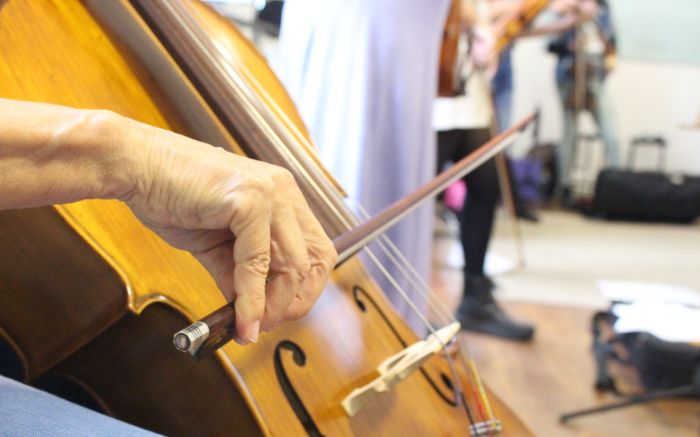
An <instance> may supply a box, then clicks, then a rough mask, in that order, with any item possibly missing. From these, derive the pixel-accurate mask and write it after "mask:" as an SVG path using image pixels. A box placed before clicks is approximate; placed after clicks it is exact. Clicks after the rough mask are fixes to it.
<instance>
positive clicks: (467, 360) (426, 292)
mask: <svg viewBox="0 0 700 437" xmlns="http://www.w3.org/2000/svg"><path fill="white" fill-rule="evenodd" d="M355 203H356V205H357V209H358V211H359V213H360V215H361V216H363V218H365V219H368V218H369V217H370V216H369V213H368V212H367V210H366V209H365V208H364V207H363V206H362V205H361V204H360V203H359V202H358V201H357V200H355ZM376 243H377V244H378V245H379V247H380V248H381V249H382V251H383V252H384V253H385V254H386V255H387V257H388V258H389V260H390V261H391V262H392V263H394V264H395V265H396V267H397V268H398V269H399V270H400V271H401V273H403V274H404V275H405V276H406V277H407V279H408V280H409V283H410V284H411V286H412V287H414V288H415V290H416V291H418V293H419V294H420V295H421V297H423V298H424V299H425V300H426V301H427V302H428V305H429V306H430V307H431V308H432V309H433V310H435V311H436V312H437V315H438V317H440V319H441V322H442V323H445V324H448V323H450V322H453V321H455V318H454V316H453V315H452V313H451V312H450V311H449V310H448V309H447V306H446V305H445V303H444V302H443V301H442V299H437V300H433V299H430V298H429V297H430V296H431V295H432V294H433V293H432V290H431V288H430V286H429V285H428V283H427V282H426V281H425V279H424V278H423V277H422V276H421V275H420V274H419V273H418V272H417V271H416V269H415V268H414V267H413V266H412V265H411V264H410V263H409V262H408V260H407V259H406V257H405V256H404V255H403V253H401V251H400V250H399V249H398V247H396V244H394V242H393V241H392V240H391V238H389V237H388V236H387V235H382V236H381V237H380V238H379V239H378V241H376ZM365 250H366V251H371V249H369V248H366V249H365ZM392 252H393V253H392ZM371 259H372V261H373V262H374V263H375V264H376V265H377V266H378V268H379V269H380V271H381V272H382V273H383V274H384V275H385V276H390V273H389V272H388V271H387V270H386V269H385V268H384V266H383V265H381V263H379V261H378V260H377V259H376V257H375V256H372V257H371ZM392 285H394V287H396V288H397V290H398V291H399V293H400V294H401V296H402V298H403V299H404V300H407V301H411V298H410V296H408V295H407V293H406V292H405V291H404V290H402V289H401V288H400V286H399V285H398V284H397V283H396V282H392ZM410 308H411V309H413V311H414V312H416V313H417V314H418V316H419V317H420V318H421V320H422V321H423V323H424V324H425V325H426V326H427V327H428V328H429V329H431V328H432V325H431V324H430V322H429V321H428V320H427V318H425V316H424V315H423V314H422V312H420V310H419V309H418V308H417V307H416V306H415V304H412V305H410ZM431 331H433V330H432V329H431ZM433 332H434V331H433ZM456 344H457V347H458V350H459V356H460V358H461V361H462V364H463V366H464V368H465V370H466V371H467V373H468V374H470V375H471V379H472V380H473V381H474V385H475V386H476V387H474V390H473V394H474V400H475V401H476V403H477V405H478V406H479V407H480V408H479V410H480V412H482V413H483V412H485V413H486V414H482V417H484V418H486V419H492V418H493V414H492V413H491V407H490V403H489V401H488V397H487V396H486V394H485V391H484V388H483V384H482V383H481V378H480V377H479V374H478V372H477V369H476V365H475V363H474V360H473V359H472V358H471V354H470V352H469V349H468V348H467V343H466V340H465V339H464V337H463V336H457V340H456ZM442 346H443V348H442V353H443V355H444V356H445V358H446V360H447V362H448V365H449V366H450V372H451V373H452V377H453V380H454V381H455V382H456V384H455V385H454V392H455V399H457V401H458V402H459V401H460V400H461V401H462V404H463V406H464V407H465V410H466V412H467V416H468V417H469V420H470V422H471V424H472V425H473V424H474V420H473V418H472V413H471V411H470V409H469V405H468V404H467V402H466V399H464V394H465V391H464V388H463V387H462V386H461V382H460V381H459V378H458V377H457V370H456V369H455V367H454V363H453V360H452V357H451V356H450V354H449V352H448V351H447V348H446V346H447V345H445V344H442ZM482 404H483V406H482Z"/></svg>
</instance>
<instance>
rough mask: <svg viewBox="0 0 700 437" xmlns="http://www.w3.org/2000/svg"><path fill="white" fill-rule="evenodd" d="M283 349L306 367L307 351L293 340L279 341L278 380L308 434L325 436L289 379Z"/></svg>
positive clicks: (300, 364) (277, 353) (276, 366)
mask: <svg viewBox="0 0 700 437" xmlns="http://www.w3.org/2000/svg"><path fill="white" fill-rule="evenodd" d="M283 349H286V350H288V351H291V352H292V358H293V360H294V363H295V364H296V365H297V366H299V367H304V366H305V365H306V353H304V351H303V350H302V348H301V347H300V346H299V345H298V344H296V343H294V342H293V341H290V340H283V341H281V342H279V343H277V346H276V347H275V355H274V361H275V374H276V375H277V381H278V382H279V384H280V387H281V388H282V392H283V393H284V396H285V397H286V398H287V402H289V405H290V406H291V407H292V410H294V414H296V416H297V418H298V419H299V421H300V422H301V424H302V425H303V426H304V429H305V430H306V432H307V434H308V435H309V436H311V437H323V434H322V433H321V431H320V430H319V429H318V426H317V425H316V422H314V419H313V418H312V417H311V414H309V410H307V409H306V406H305V405H304V402H303V401H302V400H301V397H300V396H299V394H298V393H297V391H296V389H295V388H294V386H293V385H292V382H291V381H290V380H289V375H287V371H286V369H285V368H284V364H282V350H283Z"/></svg>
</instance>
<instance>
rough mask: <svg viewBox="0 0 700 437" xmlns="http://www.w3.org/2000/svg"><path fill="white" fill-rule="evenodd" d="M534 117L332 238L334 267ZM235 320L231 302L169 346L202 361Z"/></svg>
mask: <svg viewBox="0 0 700 437" xmlns="http://www.w3.org/2000/svg"><path fill="white" fill-rule="evenodd" d="M534 118H535V115H534V114H530V115H528V116H527V117H525V118H523V119H522V120H520V121H519V122H518V123H516V124H514V125H513V126H512V127H511V128H509V129H507V130H505V131H503V132H502V133H500V134H498V135H496V136H495V137H493V138H492V139H491V140H490V141H488V142H487V143H485V144H483V145H482V146H480V147H479V148H478V149H476V150H475V151H473V152H472V153H470V154H469V155H467V156H466V157H464V158H463V159H461V160H460V161H459V162H457V163H456V164H454V165H453V166H452V167H450V168H448V169H447V170H445V171H444V172H442V173H440V174H439V175H437V176H436V177H435V178H433V179H432V180H430V181H429V182H427V183H425V184H424V185H422V186H421V187H419V188H418V189H417V190H416V191H414V192H412V193H411V194H409V195H407V196H405V197H403V198H402V199H399V200H398V201H396V202H394V203H393V204H392V205H390V206H389V207H387V208H386V209H384V210H383V211H381V212H380V213H379V214H377V215H375V216H374V217H372V218H370V219H369V220H367V221H366V222H364V223H362V224H361V225H359V226H357V227H355V228H354V229H351V230H349V231H347V232H345V233H344V234H342V235H340V236H338V237H337V238H335V239H334V240H333V244H334V246H335V249H336V251H337V252H338V261H337V263H336V265H335V267H336V268H337V267H338V266H340V265H341V264H342V263H343V262H345V261H346V260H347V259H349V258H350V257H352V256H353V255H355V254H356V253H357V252H359V251H360V250H361V249H362V248H363V247H365V246H366V245H367V244H369V243H370V242H372V241H373V240H374V239H375V238H376V237H377V236H379V235H381V234H382V233H384V232H385V231H386V230H387V229H389V228H390V227H391V226H393V225H394V224H395V223H396V222H398V221H399V220H401V219H402V218H403V217H405V216H406V215H408V214H409V213H411V212H412V211H413V210H414V209H416V208H418V206H420V205H421V204H422V203H423V202H424V201H425V200H427V199H430V198H432V197H433V196H435V195H437V194H438V193H440V192H441V191H443V190H444V189H445V188H447V187H448V186H449V185H450V184H451V183H453V182H454V181H456V180H457V179H461V178H463V177H464V176H466V175H467V174H469V173H471V172H472V171H474V170H475V169H476V168H477V167H479V166H480V165H481V164H483V163H484V162H486V161H488V160H489V159H491V158H492V157H493V156H494V155H496V154H497V153H499V152H501V151H502V150H503V149H505V148H506V147H507V146H509V145H510V144H511V143H512V142H513V141H515V139H516V138H517V137H518V136H519V135H520V133H521V132H522V131H523V130H524V129H525V128H526V127H527V125H528V124H529V123H530V122H532V120H533V119H534ZM235 321H236V312H235V310H234V308H233V302H229V303H228V304H226V305H224V306H222V307H221V308H219V309H218V310H216V311H214V312H213V313H211V314H209V315H208V316H206V317H205V318H203V319H202V320H200V321H198V322H195V323H193V324H192V325H190V326H188V327H187V328H185V329H182V330H181V331H178V332H177V333H175V335H174V336H173V343H174V344H175V347H176V348H177V349H178V350H180V351H182V352H189V353H190V354H192V356H194V357H195V358H198V359H202V358H204V357H206V356H208V355H210V354H211V353H212V352H214V351H216V350H217V349H219V348H220V347H221V346H223V345H224V344H226V343H228V342H229V341H231V340H232V339H233V338H234V337H235V334H236V332H235V331H236V328H235Z"/></svg>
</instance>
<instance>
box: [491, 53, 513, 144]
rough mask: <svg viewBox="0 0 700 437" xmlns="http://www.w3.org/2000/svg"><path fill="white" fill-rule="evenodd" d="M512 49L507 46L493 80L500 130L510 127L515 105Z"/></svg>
mask: <svg viewBox="0 0 700 437" xmlns="http://www.w3.org/2000/svg"><path fill="white" fill-rule="evenodd" d="M511 51H512V49H511V47H506V48H505V49H504V50H503V52H502V53H501V56H500V59H499V61H498V70H497V71H496V75H495V76H494V77H493V80H492V81H491V89H492V91H493V100H494V106H495V107H496V108H495V109H496V121H497V122H498V129H499V131H501V132H502V131H504V130H506V129H508V128H509V127H510V119H511V115H512V106H513V62H512V53H511Z"/></svg>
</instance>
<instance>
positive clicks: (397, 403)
mask: <svg viewBox="0 0 700 437" xmlns="http://www.w3.org/2000/svg"><path fill="white" fill-rule="evenodd" d="M100 3H102V7H104V4H106V3H108V4H109V5H108V6H107V9H106V10H105V9H100ZM165 3H168V2H165ZM199 19H200V20H216V18H214V16H213V15H210V12H206V11H205V12H200V15H199ZM110 20H114V21H112V22H111V23H108V22H109V21H110ZM210 24H211V26H212V27H211V28H212V29H213V28H214V25H215V24H216V25H217V26H221V22H218V21H216V22H215V21H210ZM124 26H126V27H127V28H128V29H129V30H128V32H127V33H128V35H120V34H119V32H118V29H119V28H123V27H124ZM216 28H217V29H224V31H225V32H227V33H226V38H227V39H228V41H229V43H230V44H231V48H236V47H237V48H238V49H239V51H238V53H237V54H236V61H237V62H241V63H244V64H245V66H246V68H247V70H248V71H249V72H252V73H253V75H254V76H255V77H257V78H260V83H262V84H263V86H264V89H265V96H266V97H265V98H268V99H269V98H272V99H274V100H275V102H276V105H279V106H280V107H281V108H282V109H283V111H284V112H285V115H284V116H282V114H278V115H279V116H280V117H281V118H282V119H283V120H284V123H289V124H295V123H296V129H295V132H297V134H299V133H303V132H304V129H303V126H302V125H301V124H300V122H299V118H298V115H297V114H296V112H295V111H294V109H293V106H292V105H291V102H290V100H289V98H288V97H287V96H286V94H285V93H284V91H283V89H282V87H281V86H280V85H279V83H278V82H277V81H276V79H274V75H272V73H271V72H269V69H267V67H266V64H265V62H264V60H262V59H261V58H260V57H259V55H257V54H256V53H255V52H254V51H253V50H251V48H250V47H249V45H248V43H247V42H246V41H245V40H244V39H243V38H242V37H241V36H240V35H239V34H237V33H236V32H235V31H234V30H233V29H228V30H226V29H227V28H226V27H225V26H224V27H216ZM108 29H109V30H108ZM129 38H141V41H139V42H137V43H134V41H131V42H129ZM161 38H162V36H161ZM166 43H167V41H166ZM129 47H132V48H129ZM140 50H145V51H144V52H142V53H140V52H139V51H140ZM148 50H150V52H149V51H148ZM144 53H148V54H149V55H148V57H149V60H150V61H151V62H150V63H149V62H148V60H146V61H145V60H144V59H143V56H144ZM0 56H1V57H2V58H1V59H0V97H5V98H13V99H20V100H33V101H44V102H50V103H57V104H62V105H67V106H73V107H82V108H103V109H108V110H112V111H114V112H117V113H119V114H121V115H124V116H127V117H131V118H134V119H137V120H139V121H142V122H145V123H148V124H151V125H154V126H158V127H162V128H165V129H170V130H174V131H176V132H180V133H183V134H185V135H189V136H192V137H195V138H198V139H201V140H203V141H207V142H209V143H212V144H215V145H218V146H222V147H227V148H229V149H230V150H232V151H236V152H240V151H241V150H242V149H245V148H246V145H244V144H241V145H240V147H239V144H238V143H237V142H236V140H235V139H234V138H235V132H232V129H231V127H230V126H227V125H226V123H225V120H223V121H222V118H221V117H220V116H219V111H220V109H221V108H217V107H213V106H212V105H211V102H210V101H208V100H207V96H206V95H203V93H202V92H201V90H200V89H199V88H198V82H197V80H196V78H192V77H189V76H188V74H187V72H186V71H184V70H183V69H181V68H180V67H178V65H177V63H178V60H177V59H176V57H173V56H171V55H170V54H169V52H168V47H167V44H163V41H160V40H159V39H158V37H157V36H156V34H155V33H154V32H153V31H152V30H151V29H150V27H149V25H148V24H147V23H146V21H144V20H143V19H142V18H141V17H140V15H139V12H138V10H137V9H136V8H134V7H133V5H132V4H131V3H129V2H127V1H126V0H118V1H117V0H115V1H112V2H99V1H86V2H84V3H81V2H78V1H67V0H66V1H59V0H55V1H52V0H37V1H32V2H25V1H20V0H15V1H13V0H10V1H6V2H4V3H2V2H0ZM156 58H157V59H158V61H157V62H153V61H154V59H156ZM182 102H186V104H183V103H182ZM278 109H279V108H278ZM328 185H329V187H331V188H326V189H327V190H330V189H332V183H331V182H328ZM305 194H306V193H305ZM310 204H312V205H313V204H314V200H313V199H310ZM0 242H1V243H2V247H3V250H2V251H1V252H0V340H2V343H3V345H4V346H3V349H2V350H3V351H4V352H3V358H5V357H9V356H10V355H11V356H14V357H15V358H14V359H13V360H14V362H15V363H16V365H14V366H13V365H11V364H9V362H10V360H3V362H5V363H8V364H6V365H4V366H3V367H5V368H4V369H3V370H4V371H15V373H16V375H15V376H17V377H18V378H20V379H23V380H24V381H26V382H29V383H32V384H35V385H38V386H40V387H43V388H45V389H47V390H50V391H53V392H55V393H58V394H59V395H62V396H65V397H68V398H71V399H73V400H79V401H82V402H83V403H84V404H87V405H90V406H91V407H93V408H96V409H99V410H101V411H103V412H105V413H107V414H110V415H113V416H115V417H117V418H119V419H122V420H125V421H127V422H130V423H134V424H136V425H138V426H142V427H145V428H147V429H151V430H154V431H156V432H161V433H164V434H168V435H192V434H202V435H226V434H240V435H265V434H273V435H303V434H311V435H319V434H326V435H349V434H358V435H367V434H371V433H374V434H377V435H389V434H399V433H402V432H403V433H411V435H429V434H435V432H436V431H438V432H439V433H441V434H447V435H467V434H468V425H469V422H468V420H467V418H466V413H465V410H464V409H463V407H462V406H461V405H460V404H459V402H455V400H454V394H453V393H452V392H451V390H450V387H451V383H450V382H449V378H447V377H446V376H445V375H447V374H448V371H447V366H446V364H445V362H443V361H442V360H441V359H439V358H436V359H434V360H431V361H430V362H428V363H427V364H426V366H424V372H423V373H416V374H415V375H413V376H411V377H410V378H408V379H407V380H406V381H404V382H403V383H401V384H399V386H397V388H396V389H395V390H393V391H392V392H391V393H388V394H386V395H384V396H383V397H381V398H380V399H378V400H377V401H376V402H374V403H373V404H372V405H371V406H370V407H368V408H366V409H365V410H364V411H362V412H360V413H359V414H358V415H357V416H355V417H353V418H349V417H348V416H347V415H346V414H345V412H344V411H343V409H342V407H341V406H340V401H341V400H342V399H343V397H344V396H346V395H347V394H348V393H349V392H350V391H351V390H352V389H353V388H355V387H357V386H359V385H362V384H363V383H366V382H367V381H368V380H369V379H371V378H372V377H373V376H374V374H373V369H375V368H376V366H377V365H378V364H379V363H380V362H381V361H382V360H384V359H385V358H386V357H388V356H390V355H392V354H394V353H396V352H398V351H399V350H401V349H402V348H404V347H405V346H406V345H407V344H410V343H413V342H415V341H416V340H417V338H415V336H414V335H413V334H412V333H411V331H410V330H409V329H408V328H407V327H406V326H405V324H404V323H403V322H402V320H401V319H400V318H399V317H398V316H397V315H396V314H395V313H394V312H393V311H392V310H391V309H390V308H389V306H388V304H387V303H386V300H385V299H384V298H383V296H382V294H381V291H380V290H378V289H377V287H376V285H375V284H374V282H373V281H372V280H371V278H369V277H368V276H367V275H366V273H365V272H364V270H363V268H362V266H361V265H360V263H359V262H358V261H357V260H351V261H349V262H348V263H346V264H344V265H343V266H342V267H341V268H340V269H338V270H337V271H336V272H335V273H334V276H333V281H332V282H331V283H330V284H329V285H328V287H327V289H326V290H325V292H324V293H323V295H322V296H321V298H320V299H319V302H318V303H317V305H316V306H315V307H314V309H313V310H312V311H311V313H310V314H309V316H307V317H306V318H304V319H302V320H300V321H298V322H293V323H289V324H287V325H285V326H284V327H283V328H282V329H278V330H276V331H273V332H271V333H267V334H264V335H262V336H261V339H260V341H259V343H258V344H256V345H253V346H249V347H240V346H238V345H236V344H229V345H227V346H226V347H224V348H222V349H221V350H220V351H219V352H218V353H217V354H216V355H215V356H213V357H210V358H208V359H205V360H203V361H201V362H197V361H194V360H192V359H191V358H190V357H189V356H187V355H185V354H180V353H178V352H176V351H175V349H174V348H173V347H172V345H171V343H170V340H171V336H172V333H173V332H175V331H177V330H178V329H180V328H182V327H183V326H184V325H186V324H187V323H188V322H189V321H191V320H195V319H198V318H200V317H202V316H204V315H206V314H208V313H209V312H211V311H212V310H213V309H216V308H218V307H219V306H221V305H222V304H224V299H223V297H222V296H221V294H220V292H219V291H218V290H217V288H216V285H215V284H214V282H213V280H212V279H211V278H210V277H209V275H208V274H207V272H206V271H205V270H204V269H203V268H202V267H201V266H200V265H199V264H198V263H197V262H196V261H195V260H194V258H193V257H192V256H191V255H189V254H188V253H185V252H182V251H178V250H175V249H172V248H171V247H169V246H167V245H166V244H165V243H164V242H162V241H161V240H160V239H158V238H157V237H156V236H155V235H154V234H152V233H151V232H150V231H148V230H146V229H145V228H144V227H143V226H141V225H140V224H139V223H138V222H137V220H136V219H135V218H134V217H133V216H132V214H131V212H130V211H129V210H128V208H127V207H126V206H124V205H123V204H121V203H119V202H116V201H86V202H79V203H75V204H69V205H60V206H54V207H48V208H38V209H30V210H23V211H9V212H2V213H0ZM492 402H493V404H494V409H495V410H496V415H497V416H499V418H500V419H501V420H502V421H503V422H504V424H505V426H504V427H505V429H506V431H510V432H512V433H513V434H515V435H522V434H523V433H525V432H526V431H525V430H524V428H523V427H522V425H521V424H520V422H519V421H518V420H517V419H516V418H515V417H514V416H513V415H512V414H511V413H510V412H509V411H508V410H507V409H505V408H504V407H503V406H502V404H500V402H498V401H497V400H495V399H494V400H492Z"/></svg>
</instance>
